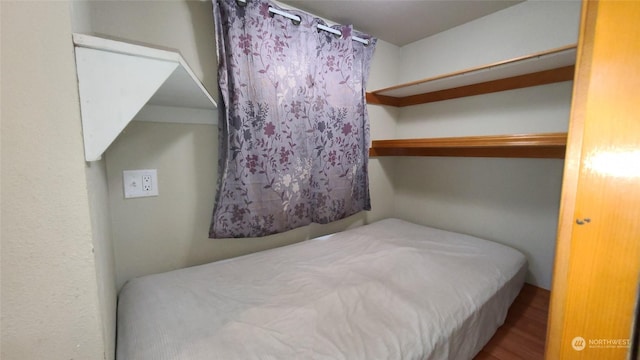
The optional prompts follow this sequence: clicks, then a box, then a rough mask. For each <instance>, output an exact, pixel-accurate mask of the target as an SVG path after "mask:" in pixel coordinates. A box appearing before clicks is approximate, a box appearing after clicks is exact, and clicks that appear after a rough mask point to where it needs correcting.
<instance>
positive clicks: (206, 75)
mask: <svg viewBox="0 0 640 360" xmlns="http://www.w3.org/2000/svg"><path fill="white" fill-rule="evenodd" d="M73 13H74V31H77V32H84V33H94V34H102V35H106V36H109V37H115V38H120V39H125V40H129V41H134V42H139V43H147V44H152V45H155V46H163V47H169V48H174V49H178V50H179V51H180V52H181V53H182V54H183V56H184V57H185V59H186V60H187V62H188V63H189V65H190V66H191V67H192V68H193V70H194V72H195V74H196V75H197V76H198V77H200V78H201V79H203V83H204V85H205V86H206V87H207V88H208V89H209V90H216V87H217V85H216V81H217V80H216V77H215V71H216V68H217V63H216V59H215V42H214V35H213V22H212V21H213V20H212V13H211V3H210V2H193V1H192V2H184V1H172V2H136V1H124V2H109V1H100V2H78V3H74V6H73ZM141 18H144V19H145V21H140V19H141ZM399 52H400V49H399V48H398V47H396V46H394V45H391V44H388V43H385V42H380V43H379V45H378V47H377V50H376V55H375V58H374V61H373V64H372V71H371V76H370V79H369V87H370V88H373V87H384V86H389V85H392V84H394V83H396V82H397V74H398V66H397V64H398V61H399ZM214 97H215V93H214ZM369 111H370V113H371V114H370V115H371V123H372V126H371V127H372V136H373V137H374V138H385V137H388V135H387V134H389V133H393V132H394V131H395V130H394V129H395V117H396V116H397V113H398V110H397V109H387V108H384V107H369ZM217 147H218V145H217V127H215V126H207V125H176V124H161V123H152V122H145V123H141V122H133V123H132V124H131V125H130V126H129V127H127V128H126V129H125V131H124V133H123V134H122V135H121V136H120V137H119V138H118V139H117V140H116V141H115V142H114V144H113V145H112V146H111V147H110V148H109V149H108V151H107V152H106V153H105V156H104V158H105V163H106V166H107V175H108V182H107V183H108V197H109V208H110V212H111V217H112V219H111V220H112V224H113V226H112V227H111V229H110V231H111V234H112V238H113V242H114V252H115V261H116V277H117V286H118V288H119V287H120V286H122V284H124V283H125V282H126V281H127V280H128V279H130V278H131V277H134V276H140V275H145V274H150V273H156V272H162V271H167V270H171V269H176V268H181V267H185V266H191V265H196V264H201V263H205V262H210V261H213V260H217V259H222V258H227V257H231V256H238V255H241V254H245V253H248V252H253V251H258V250H262V249H267V248H271V247H275V246H282V245H286V244H289V243H292V242H296V241H300V240H303V239H307V238H309V237H315V236H317V235H321V234H325V233H330V232H335V231H340V230H343V229H345V228H347V227H350V226H356V225H359V224H362V223H364V222H367V221H373V220H377V219H381V218H385V217H390V216H392V214H393V188H392V184H391V174H392V173H393V166H394V165H393V162H392V161H390V159H384V160H373V161H372V162H371V164H370V175H371V176H370V177H371V196H372V204H373V208H374V209H373V211H371V212H369V213H362V214H358V215H355V216H352V217H350V218H348V219H345V220H344V221H339V222H336V223H334V224H329V225H326V226H319V225H312V226H309V227H305V228H302V229H298V230H294V231H291V232H287V233H285V234H281V235H276V236H270V237H267V238H262V239H236V240H220V239H218V240H211V239H208V236H207V235H208V234H207V231H208V226H209V223H208V222H209V218H210V215H211V210H212V208H213V198H214V191H215V186H216V177H217ZM144 168H154V169H158V175H159V188H160V196H158V197H157V198H143V199H127V200H125V199H124V198H123V194H122V170H128V169H144ZM91 184H92V186H99V185H100V182H98V181H91ZM94 190H97V191H101V190H100V189H99V187H98V188H94V189H93V190H91V191H94ZM94 215H95V214H94Z"/></svg>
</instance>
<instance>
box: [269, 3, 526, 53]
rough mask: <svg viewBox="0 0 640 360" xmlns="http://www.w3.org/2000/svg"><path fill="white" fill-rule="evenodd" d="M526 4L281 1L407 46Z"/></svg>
mask: <svg viewBox="0 0 640 360" xmlns="http://www.w3.org/2000/svg"><path fill="white" fill-rule="evenodd" d="M521 1H523V0H280V2H281V3H283V4H288V5H291V6H293V7H296V8H298V9H301V10H305V11H308V12H310V13H312V14H314V15H317V16H320V17H322V18H325V19H327V20H330V21H334V22H336V23H339V24H353V26H354V28H355V29H357V30H360V31H362V32H365V33H367V34H370V35H373V36H374V37H376V38H378V39H382V40H384V41H387V42H390V43H392V44H395V45H398V46H403V45H406V44H409V43H411V42H414V41H416V40H420V39H422V38H425V37H427V36H430V35H433V34H437V33H439V32H441V31H444V30H447V29H450V28H452V27H455V26H458V25H461V24H464V23H466V22H469V21H471V20H474V19H477V18H480V17H483V16H485V15H488V14H491V13H493V12H496V11H499V10H502V9H504V8H507V7H509V6H511V5H515V4H517V3H519V2H521Z"/></svg>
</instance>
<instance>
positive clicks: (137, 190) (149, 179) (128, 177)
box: [122, 169, 159, 199]
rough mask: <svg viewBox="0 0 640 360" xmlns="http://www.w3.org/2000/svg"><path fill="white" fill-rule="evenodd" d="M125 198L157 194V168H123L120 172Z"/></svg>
mask: <svg viewBox="0 0 640 360" xmlns="http://www.w3.org/2000/svg"><path fill="white" fill-rule="evenodd" d="M122 183H123V185H124V197H125V199H130V198H139V197H147V196H158V194H159V192H158V170H156V169H144V170H124V171H123V172H122Z"/></svg>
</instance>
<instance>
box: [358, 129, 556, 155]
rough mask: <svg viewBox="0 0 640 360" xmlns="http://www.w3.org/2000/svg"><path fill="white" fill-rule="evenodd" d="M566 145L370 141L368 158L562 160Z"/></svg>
mask: <svg viewBox="0 0 640 360" xmlns="http://www.w3.org/2000/svg"><path fill="white" fill-rule="evenodd" d="M566 144H567V134H566V133H544V134H519V135H491V136H466V137H448V138H431V139H399V140H374V141H373V142H372V146H371V149H370V150H369V155H370V156H462V157H502V158H551V159H563V158H564V153H565V148H566Z"/></svg>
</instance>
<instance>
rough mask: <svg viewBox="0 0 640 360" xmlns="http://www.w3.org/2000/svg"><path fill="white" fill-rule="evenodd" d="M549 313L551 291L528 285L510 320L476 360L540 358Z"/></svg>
mask: <svg viewBox="0 0 640 360" xmlns="http://www.w3.org/2000/svg"><path fill="white" fill-rule="evenodd" d="M548 313H549V291H548V290H544V289H541V288H538V287H535V286H533V285H529V284H525V285H524V287H523V288H522V291H521V292H520V294H519V295H518V297H517V298H516V299H515V301H514V302H513V305H511V308H510V309H509V313H508V314H507V319H506V320H505V322H504V325H502V326H501V327H500V328H498V331H497V332H496V334H495V335H494V336H493V338H491V340H490V341H489V343H488V344H487V345H486V346H485V347H484V348H483V349H482V351H480V353H479V354H478V355H477V356H476V357H475V360H520V359H521V360H539V359H543V358H544V343H545V338H546V331H547V315H548Z"/></svg>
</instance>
